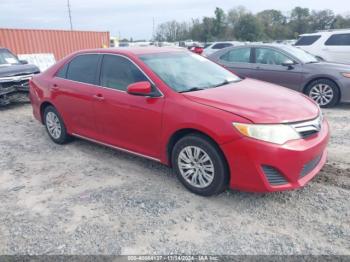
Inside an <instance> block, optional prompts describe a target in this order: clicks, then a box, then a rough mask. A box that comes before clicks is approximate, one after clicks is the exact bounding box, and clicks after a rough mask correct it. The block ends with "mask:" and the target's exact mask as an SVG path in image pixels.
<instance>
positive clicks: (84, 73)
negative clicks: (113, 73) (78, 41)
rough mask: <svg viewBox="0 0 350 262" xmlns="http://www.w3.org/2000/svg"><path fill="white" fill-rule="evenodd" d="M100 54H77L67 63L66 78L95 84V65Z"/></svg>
mask: <svg viewBox="0 0 350 262" xmlns="http://www.w3.org/2000/svg"><path fill="white" fill-rule="evenodd" d="M99 58H100V56H99V55H97V54H86V55H78V56H77V57H75V58H73V60H72V61H71V62H70V63H69V66H68V70H67V73H66V78H67V79H69V80H73V81H77V82H82V83H87V84H96V76H97V66H98V61H99Z"/></svg>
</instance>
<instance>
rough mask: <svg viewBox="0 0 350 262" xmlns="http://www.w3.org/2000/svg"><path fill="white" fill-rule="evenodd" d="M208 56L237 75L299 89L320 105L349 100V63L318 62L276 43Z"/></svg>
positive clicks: (307, 54) (302, 53) (236, 48)
mask: <svg viewBox="0 0 350 262" xmlns="http://www.w3.org/2000/svg"><path fill="white" fill-rule="evenodd" d="M208 58H209V59H211V60H213V61H214V62H216V63H218V64H220V65H222V66H224V67H226V68H227V69H229V70H231V71H233V72H235V73H236V74H237V75H239V76H241V77H249V78H255V79H259V80H263V81H266V82H271V83H275V84H278V85H281V86H284V87H288V88H291V89H294V90H296V91H299V92H302V93H304V94H306V95H308V96H309V97H311V98H312V99H313V100H314V101H316V102H317V103H318V104H319V105H320V106H321V107H332V106H335V105H336V104H337V103H338V102H350V65H345V64H336V63H327V62H321V61H319V60H318V59H317V58H316V57H314V56H313V55H311V54H309V53H307V52H306V51H304V50H302V49H299V48H297V47H293V46H289V45H278V44H269V45H267V44H261V45H245V46H237V47H228V48H225V49H222V50H220V51H218V52H216V53H214V54H212V55H211V56H209V57H208Z"/></svg>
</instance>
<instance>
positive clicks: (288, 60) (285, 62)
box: [282, 59, 295, 68]
mask: <svg viewBox="0 0 350 262" xmlns="http://www.w3.org/2000/svg"><path fill="white" fill-rule="evenodd" d="M282 65H283V66H286V67H288V68H293V65H295V62H294V61H293V60H290V59H287V60H286V61H284V62H283V63H282Z"/></svg>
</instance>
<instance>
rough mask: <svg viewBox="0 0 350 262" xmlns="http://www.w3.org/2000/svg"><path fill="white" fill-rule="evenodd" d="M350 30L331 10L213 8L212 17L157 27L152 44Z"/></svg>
mask: <svg viewBox="0 0 350 262" xmlns="http://www.w3.org/2000/svg"><path fill="white" fill-rule="evenodd" d="M341 28H350V16H349V15H348V16H342V15H339V14H338V15H336V14H335V13H334V12H333V11H332V10H329V9H325V10H320V11H316V10H310V9H309V8H302V7H295V8H294V9H293V10H291V12H289V15H284V14H283V13H282V12H281V11H279V10H274V9H269V10H264V11H261V12H259V13H257V14H253V13H252V12H250V11H249V10H247V9H246V8H244V7H236V8H233V9H231V10H229V11H228V12H225V11H224V10H223V9H222V8H219V7H216V9H215V12H214V15H213V16H211V17H203V18H202V19H199V18H197V19H192V21H191V22H178V21H176V20H173V21H168V22H165V23H161V24H159V25H158V26H157V29H156V32H155V35H154V36H153V38H154V40H156V41H168V42H175V41H182V40H186V39H192V40H194V41H201V42H210V41H220V40H239V41H271V40H284V39H295V38H297V37H298V35H300V34H303V33H311V32H315V31H317V30H327V29H341Z"/></svg>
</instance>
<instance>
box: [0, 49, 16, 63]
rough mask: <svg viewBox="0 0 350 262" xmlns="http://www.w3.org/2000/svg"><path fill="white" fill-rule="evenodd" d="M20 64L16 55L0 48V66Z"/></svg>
mask: <svg viewBox="0 0 350 262" xmlns="http://www.w3.org/2000/svg"><path fill="white" fill-rule="evenodd" d="M16 64H20V62H19V61H18V59H17V57H16V56H15V55H14V54H12V53H11V52H10V51H8V50H7V49H0V66H1V65H16Z"/></svg>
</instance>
